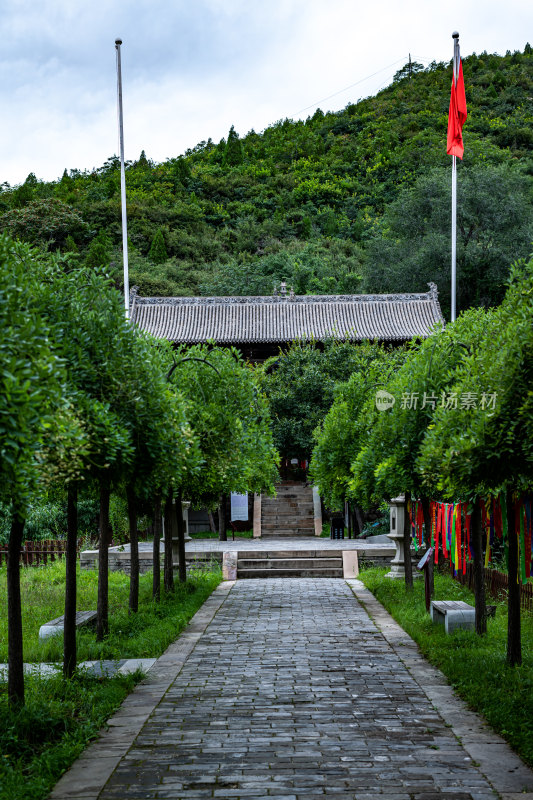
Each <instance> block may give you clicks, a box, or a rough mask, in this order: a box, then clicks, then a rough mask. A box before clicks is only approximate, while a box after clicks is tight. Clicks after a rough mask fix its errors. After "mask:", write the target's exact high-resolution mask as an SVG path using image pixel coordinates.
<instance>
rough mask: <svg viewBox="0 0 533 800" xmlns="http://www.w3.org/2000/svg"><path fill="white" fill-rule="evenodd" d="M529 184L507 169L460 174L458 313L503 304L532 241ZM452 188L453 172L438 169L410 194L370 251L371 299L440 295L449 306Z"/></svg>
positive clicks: (394, 208) (387, 218)
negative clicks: (429, 289)
mask: <svg viewBox="0 0 533 800" xmlns="http://www.w3.org/2000/svg"><path fill="white" fill-rule="evenodd" d="M531 188H532V183H531V178H530V177H528V176H526V175H524V174H522V173H521V172H520V171H518V170H516V169H514V170H510V169H509V168H508V167H507V166H506V165H500V166H493V165H490V164H485V165H480V166H470V167H467V166H462V165H460V166H459V176H458V191H457V194H458V199H457V307H458V308H460V309H467V308H468V307H470V306H477V305H483V306H491V305H495V304H497V303H499V302H501V300H502V298H503V295H504V288H505V282H506V280H507V278H508V274H509V266H508V265H509V264H510V263H512V262H513V261H514V260H515V259H516V258H520V257H524V256H526V255H527V253H528V252H529V247H530V244H531V241H532V240H533V223H532V219H533V216H532V214H531ZM450 209H451V188H450V175H449V170H448V169H435V170H431V171H429V172H428V174H427V175H423V176H421V177H420V178H419V179H418V180H417V182H416V184H415V185H414V186H413V187H412V188H410V189H406V190H404V191H403V192H402V193H401V195H400V196H399V197H398V199H397V200H396V201H394V202H393V203H392V204H391V205H390V206H389V207H388V208H387V210H386V212H385V214H384V216H383V220H382V221H381V223H380V224H379V225H378V226H377V227H376V230H375V233H374V235H373V237H372V239H371V240H370V241H369V243H368V269H367V277H366V281H365V285H366V289H367V291H370V292H373V291H378V292H402V291H424V290H425V288H426V285H427V281H428V280H431V281H434V282H435V283H436V284H437V286H438V287H439V292H440V297H441V305H442V308H443V311H444V313H445V314H447V312H448V309H449V306H450V289H449V284H450V278H449V274H450V259H451V243H450V224H451V223H450V220H451V211H450Z"/></svg>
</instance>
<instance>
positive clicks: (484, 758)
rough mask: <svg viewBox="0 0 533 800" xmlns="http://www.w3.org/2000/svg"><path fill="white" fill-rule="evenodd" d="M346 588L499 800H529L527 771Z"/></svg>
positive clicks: (413, 649)
mask: <svg viewBox="0 0 533 800" xmlns="http://www.w3.org/2000/svg"><path fill="white" fill-rule="evenodd" d="M346 583H347V584H348V586H349V587H350V588H351V590H352V591H353V593H354V595H355V596H356V598H357V599H358V600H359V601H360V603H361V604H362V605H363V607H364V608H365V609H366V611H367V612H368V614H369V616H370V618H371V619H372V621H373V622H374V623H375V625H376V626H377V628H379V630H380V631H381V633H382V634H383V636H384V637H385V639H386V640H387V642H388V643H389V644H390V646H391V647H392V649H393V650H394V652H395V653H396V654H397V655H398V657H399V658H400V659H401V660H402V661H403V663H404V664H405V666H406V667H407V669H408V670H409V672H410V673H411V675H412V677H413V678H414V680H415V681H416V682H417V683H418V685H419V686H420V688H421V689H422V691H423V692H424V694H425V695H426V697H427V698H428V699H429V700H430V702H431V703H432V704H433V707H434V708H435V709H436V710H437V711H438V712H439V714H440V715H441V717H442V718H443V720H444V722H445V723H446V725H448V726H449V727H450V728H451V730H452V732H453V733H454V734H455V736H457V738H458V739H459V741H460V742H461V744H462V746H463V748H464V749H465V751H466V752H467V753H468V755H469V756H470V758H471V759H472V760H473V761H474V762H475V763H476V764H478V769H479V771H480V772H481V773H482V774H483V775H484V776H485V778H486V779H487V780H488V781H489V783H490V784H491V785H492V787H493V788H494V790H495V791H496V792H498V794H499V796H500V797H501V800H517V799H518V798H521V800H533V771H532V770H531V769H530V768H529V767H528V766H527V765H526V764H524V762H523V761H522V760H521V759H520V758H519V757H518V756H517V755H516V753H514V752H513V751H512V750H511V748H510V747H509V745H508V744H507V742H506V741H505V740H504V739H502V737H501V736H498V734H497V733H495V732H494V731H493V730H492V729H491V728H490V727H489V726H488V724H487V723H486V722H484V720H483V718H482V717H481V716H480V715H479V714H476V713H475V712H474V711H470V709H469V708H468V706H467V705H466V703H465V702H464V701H463V700H461V699H460V698H459V697H458V696H457V695H456V694H455V692H454V691H453V689H452V687H451V686H450V685H449V684H448V683H447V681H446V678H445V676H444V675H443V673H442V672H441V671H440V670H438V669H437V668H436V667H433V666H431V664H429V662H428V661H426V659H425V658H424V656H423V655H422V654H421V653H420V650H419V649H418V645H417V644H416V642H415V641H414V640H413V639H411V637H410V636H409V635H408V634H407V633H406V632H405V631H404V630H403V628H401V627H400V625H398V623H397V622H396V621H395V620H394V619H393V618H392V617H391V615H390V614H389V613H388V611H386V610H385V608H384V607H383V606H382V605H381V603H380V602H379V601H378V600H376V598H375V597H374V595H373V594H372V593H371V592H370V591H369V590H368V589H367V588H366V587H365V585H364V583H363V582H362V581H360V580H348V581H346Z"/></svg>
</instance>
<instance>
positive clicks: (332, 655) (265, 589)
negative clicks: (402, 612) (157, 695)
mask: <svg viewBox="0 0 533 800" xmlns="http://www.w3.org/2000/svg"><path fill="white" fill-rule="evenodd" d="M102 746H105V741H103V742H102ZM78 792H79V794H80V795H81V794H82V792H81V791H80V790H78ZM78 792H77V793H76V794H78ZM324 796H326V797H331V798H337V800H348V798H349V799H350V800H371V799H372V798H380V797H384V798H388V800H444V799H445V798H453V800H466V798H471V799H472V800H488V798H494V797H495V796H496V795H495V793H494V792H493V791H492V789H491V788H490V786H489V784H488V783H487V781H486V779H485V778H484V777H483V775H482V774H481V773H480V771H479V770H478V769H477V768H476V766H474V764H473V762H472V761H471V760H470V758H469V756H468V755H467V753H466V751H465V750H464V749H463V748H462V746H461V745H460V744H459V742H458V740H457V738H456V737H455V736H454V734H453V732H452V731H451V729H450V728H449V727H447V725H446V724H445V723H444V721H443V719H442V718H441V717H440V716H439V714H438V713H437V711H436V710H435V709H434V707H433V706H432V704H431V703H430V701H429V700H428V698H427V696H426V695H425V694H424V693H423V692H422V690H421V688H420V686H419V685H418V683H417V682H416V681H415V679H414V678H413V677H412V675H411V674H410V672H409V671H408V670H407V668H406V667H405V666H404V664H403V663H402V661H400V659H399V657H398V656H397V655H396V653H395V651H394V650H393V649H392V648H391V646H390V645H389V643H388V642H387V640H386V639H385V638H384V636H383V635H382V633H381V632H380V631H379V630H378V629H377V627H376V626H375V625H374V623H373V622H372V621H371V620H370V618H369V616H368V614H367V613H366V611H365V610H364V609H363V608H362V606H361V605H360V604H359V603H358V602H357V600H356V599H355V597H354V595H353V593H352V591H351V589H350V587H349V586H348V585H347V584H346V583H345V582H344V581H343V580H335V579H321V580H313V579H294V580H292V579H282V580H281V579H280V580H250V581H238V582H237V583H236V584H235V585H234V586H233V588H232V590H231V592H230V593H229V594H228V595H227V597H226V599H225V601H224V602H223V603H222V605H221V606H220V608H219V609H218V611H217V613H216V615H215V616H214V618H213V620H212V621H211V622H210V624H209V625H208V626H207V628H206V630H205V632H204V633H203V635H201V636H200V637H199V638H198V640H197V643H196V646H195V647H194V649H193V650H192V652H191V654H190V655H189V657H188V659H187V660H186V661H185V663H184V665H183V668H182V669H181V672H180V673H179V674H178V676H177V678H176V680H175V681H174V683H173V684H172V685H171V686H170V688H169V690H168V691H167V692H166V694H165V695H164V696H163V698H162V700H161V702H160V703H159V705H157V706H156V708H155V710H154V712H153V713H152V714H151V716H150V717H149V718H148V720H147V722H146V724H144V727H142V729H141V731H140V733H139V735H138V737H137V738H136V740H135V742H134V743H133V746H132V747H131V748H130V749H129V752H128V753H127V755H126V756H125V757H124V758H123V759H122V760H121V761H120V762H119V764H118V766H117V768H116V769H115V771H114V773H113V774H112V775H111V777H110V779H109V780H108V781H107V783H106V785H105V788H104V789H103V791H102V792H101V794H100V795H99V797H100V798H101V800H111V799H112V798H113V800H118V798H121V800H125V798H128V800H130V799H131V800H134V798H154V799H155V798H173V800H181V798H183V799H184V800H185V798H186V799H187V800H193V798H217V797H219V798H241V799H242V800H251V799H252V798H269V797H276V798H278V800H282V799H283V800H303V799H304V798H309V800H312V798H315V797H324Z"/></svg>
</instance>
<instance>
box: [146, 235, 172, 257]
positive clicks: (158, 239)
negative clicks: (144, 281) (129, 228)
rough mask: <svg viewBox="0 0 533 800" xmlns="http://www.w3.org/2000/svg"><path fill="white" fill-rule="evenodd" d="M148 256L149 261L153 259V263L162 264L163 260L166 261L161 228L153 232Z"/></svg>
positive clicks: (165, 249)
mask: <svg viewBox="0 0 533 800" xmlns="http://www.w3.org/2000/svg"><path fill="white" fill-rule="evenodd" d="M148 258H149V259H150V261H153V263H154V264H162V263H163V261H166V260H167V258H168V254H167V248H166V246H165V237H164V236H163V231H162V230H161V228H158V229H157V230H156V232H155V235H154V238H153V239H152V244H151V245H150V252H149V253H148Z"/></svg>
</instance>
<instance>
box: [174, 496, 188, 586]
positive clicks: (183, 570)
mask: <svg viewBox="0 0 533 800" xmlns="http://www.w3.org/2000/svg"><path fill="white" fill-rule="evenodd" d="M176 517H177V520H178V579H179V581H180V583H185V581H186V580H187V564H186V562H185V520H184V519H183V506H182V505H181V490H180V491H179V492H178V493H177V495H176Z"/></svg>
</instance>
